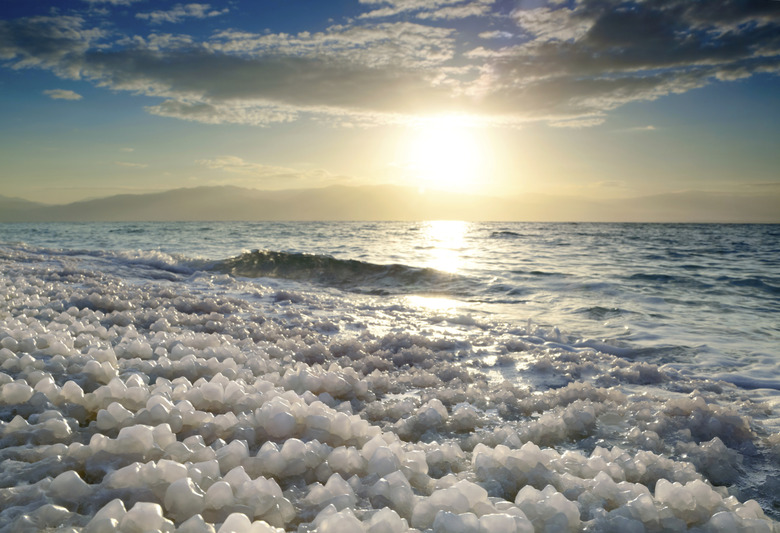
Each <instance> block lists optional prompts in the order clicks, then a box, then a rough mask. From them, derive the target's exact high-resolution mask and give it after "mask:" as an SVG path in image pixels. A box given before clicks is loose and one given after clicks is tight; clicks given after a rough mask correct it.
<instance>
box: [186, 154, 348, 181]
mask: <svg viewBox="0 0 780 533" xmlns="http://www.w3.org/2000/svg"><path fill="white" fill-rule="evenodd" d="M196 163H197V164H199V165H201V166H204V167H206V168H208V169H211V170H218V171H220V172H228V173H230V174H234V175H240V176H243V179H241V180H239V181H237V180H236V179H234V178H230V179H223V180H221V181H219V182H218V183H232V184H237V183H238V184H243V185H246V186H250V187H255V186H258V185H262V186H263V187H266V188H288V187H304V186H305V187H312V186H318V185H325V184H332V183H335V182H342V183H343V182H347V181H349V178H347V177H345V176H338V175H335V174H332V173H330V172H327V171H325V170H321V169H306V170H298V169H293V168H287V167H278V166H272V165H263V164H260V163H253V162H250V161H246V160H245V159H242V158H241V157H237V156H233V155H227V156H221V157H216V158H213V159H199V160H197V161H196Z"/></svg>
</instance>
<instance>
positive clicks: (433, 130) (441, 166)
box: [403, 116, 486, 192]
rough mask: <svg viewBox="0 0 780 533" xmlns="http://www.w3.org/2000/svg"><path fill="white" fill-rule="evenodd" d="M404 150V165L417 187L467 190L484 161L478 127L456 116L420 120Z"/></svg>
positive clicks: (472, 184) (473, 182) (475, 181)
mask: <svg viewBox="0 0 780 533" xmlns="http://www.w3.org/2000/svg"><path fill="white" fill-rule="evenodd" d="M404 152H405V157H403V158H404V159H405V162H404V163H405V164H404V166H405V167H406V168H407V169H408V170H409V171H410V172H411V174H412V176H413V178H414V179H415V182H416V184H417V185H418V186H419V187H420V188H421V189H427V188H432V189H443V190H448V191H456V192H468V191H469V190H471V189H472V188H473V187H474V186H476V185H477V184H478V181H479V180H478V178H479V176H480V173H481V170H482V168H483V167H484V165H485V162H486V161H485V160H486V156H485V147H484V142H483V139H482V138H481V137H480V135H479V130H478V127H477V126H476V125H475V124H474V123H473V122H471V121H469V120H467V119H466V118H463V117H458V116H445V117H436V118H432V119H427V120H425V121H423V122H422V123H421V124H420V126H419V127H418V129H417V132H416V134H415V135H412V136H411V137H410V138H409V139H408V143H407V144H406V146H405V148H404Z"/></svg>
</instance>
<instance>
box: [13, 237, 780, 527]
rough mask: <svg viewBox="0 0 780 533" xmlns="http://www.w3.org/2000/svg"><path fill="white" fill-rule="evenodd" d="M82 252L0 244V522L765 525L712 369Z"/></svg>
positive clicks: (770, 459)
mask: <svg viewBox="0 0 780 533" xmlns="http://www.w3.org/2000/svg"><path fill="white" fill-rule="evenodd" d="M79 261H80V260H79V258H78V257H75V256H63V257H60V258H59V259H57V260H49V261H47V260H44V259H43V258H41V257H38V256H36V255H34V254H30V253H27V252H23V251H18V250H16V251H15V250H13V249H0V266H1V267H2V276H1V277H0V301H2V303H1V304H0V421H1V422H0V531H8V532H17V531H41V530H55V529H58V528H59V529H58V530H61V531H73V532H77V531H82V532H84V533H104V532H110V531H123V532H128V533H129V532H139V533H140V532H144V531H170V532H173V531H178V532H187V533H206V532H220V533H229V532H235V533H248V532H257V533H271V532H280V531H297V532H300V533H306V532H321V533H331V532H337V533H353V532H354V533H362V532H368V533H403V532H406V531H414V530H417V531H432V532H435V533H439V532H442V533H444V532H446V533H532V532H536V533H541V532H558V531H572V532H574V531H587V532H600V531H603V532H644V531H647V532H661V531H697V532H702V533H704V532H707V533H721V532H722V533H725V532H734V531H744V532H751V533H763V532H772V531H775V532H777V531H780V526H778V523H777V522H775V521H773V520H771V519H770V518H768V517H767V516H766V515H765V513H764V511H762V505H764V506H765V508H766V509H771V504H772V501H771V495H772V494H773V493H774V494H775V495H776V493H777V492H776V491H775V490H774V489H773V488H772V486H771V482H772V481H771V480H772V476H773V475H774V476H776V475H777V472H778V468H777V462H776V461H777V457H778V455H777V454H778V451H777V450H778V449H780V446H778V443H779V442H780V437H778V436H777V435H770V434H769V433H768V432H767V431H766V430H764V429H763V428H762V426H761V424H760V420H759V419H760V417H761V416H766V415H767V413H766V410H763V411H762V409H763V408H762V407H761V406H760V405H752V404H750V402H749V401H748V400H745V399H743V398H741V397H740V395H739V393H738V391H737V390H736V389H734V388H733V387H730V386H728V385H726V384H723V383H718V382H712V381H696V380H693V379H689V378H686V377H685V376H683V375H681V374H679V373H678V372H676V371H675V370H673V369H671V368H666V367H660V368H659V367H657V366H653V365H648V364H646V363H638V362H631V361H626V360H623V359H620V358H618V357H615V356H612V355H607V354H605V353H601V352H599V351H597V350H596V349H594V348H592V347H589V346H588V345H587V344H588V343H581V344H579V345H578V344H577V343H573V344H572V345H564V344H561V343H560V342H558V341H555V342H553V341H549V340H547V337H546V336H545V334H544V332H541V331H538V330H537V331H532V330H531V329H528V330H523V331H520V330H516V329H515V330H510V329H508V328H504V329H502V328H501V327H500V326H498V325H493V326H491V328H492V331H489V332H488V331H486V326H485V325H483V324H478V323H475V321H474V320H467V318H468V317H461V318H460V319H457V320H453V321H452V322H451V323H448V324H442V321H441V319H440V318H437V319H435V320H432V321H431V322H430V324H429V325H427V326H419V325H414V324H415V321H417V320H420V317H419V316H416V317H415V316H412V315H408V316H407V315H404V313H403V312H398V308H392V307H390V306H389V304H387V303H380V302H379V301H378V300H372V299H371V298H370V297H366V298H363V299H357V300H356V301H358V302H360V303H359V306H358V304H349V305H355V307H349V305H348V304H345V303H344V302H343V301H341V300H340V298H339V296H338V294H336V293H327V292H322V293H308V292H301V291H296V290H295V288H294V286H292V285H291V286H290V287H286V288H284V289H279V290H277V289H270V288H267V287H263V286H262V285H258V284H256V283H250V282H243V281H240V280H235V279H233V278H230V277H227V276H222V275H219V276H214V275H210V274H204V273H201V274H193V275H192V276H191V277H189V278H188V279H187V283H186V284H184V283H180V282H177V281H171V280H168V279H157V280H154V279H153V280H151V281H150V280H149V279H145V280H144V279H142V278H143V276H142V274H140V273H139V274H137V276H138V277H132V276H131V275H130V274H127V279H120V278H119V277H117V276H115V275H111V274H108V273H104V272H102V271H101V270H95V269H88V268H84V267H82V266H81V263H80V262H79ZM383 306H385V307H383ZM356 317H361V318H356ZM388 317H389V318H388ZM553 337H554V338H557V337H559V335H553ZM749 412H753V413H755V415H756V417H755V419H751V418H749V417H748V416H747V414H746V413H749ZM761 461H764V463H761ZM746 462H752V463H755V464H759V463H760V464H764V465H765V470H766V471H767V472H769V473H770V475H769V477H767V478H766V479H758V478H754V479H751V478H749V477H748V476H744V472H745V464H746ZM773 465H774V466H773ZM754 471H755V470H754ZM762 485H768V486H769V487H770V488H769V489H767V490H768V491H769V492H766V491H765V492H761V490H760V489H759V488H757V486H762ZM746 495H747V496H750V495H754V496H756V497H758V498H761V504H759V503H757V502H756V501H755V500H753V499H749V498H747V497H745V496H746ZM774 504H775V505H777V500H776V499H775V503H774ZM775 512H776V510H775Z"/></svg>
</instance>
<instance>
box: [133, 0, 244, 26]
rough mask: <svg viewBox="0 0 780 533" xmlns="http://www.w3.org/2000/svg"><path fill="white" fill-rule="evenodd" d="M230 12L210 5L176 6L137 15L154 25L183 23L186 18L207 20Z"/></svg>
mask: <svg viewBox="0 0 780 533" xmlns="http://www.w3.org/2000/svg"><path fill="white" fill-rule="evenodd" d="M228 11H229V10H228V8H224V9H211V6H210V5H209V4H186V5H185V4H176V5H175V6H173V8H172V9H169V10H168V11H161V10H157V11H152V12H150V13H136V14H135V16H136V18H139V19H144V20H148V21H149V22H151V23H152V24H162V23H163V22H171V23H176V22H181V21H182V20H184V19H185V18H196V19H205V18H209V17H217V16H219V15H224V14H225V13H227V12H228Z"/></svg>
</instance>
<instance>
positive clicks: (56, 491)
mask: <svg viewBox="0 0 780 533" xmlns="http://www.w3.org/2000/svg"><path fill="white" fill-rule="evenodd" d="M49 493H50V494H51V495H52V496H53V497H54V498H57V499H60V500H65V501H68V502H76V501H79V500H81V499H83V498H86V497H87V496H88V495H90V494H91V493H92V487H90V486H89V485H88V484H87V483H86V482H84V480H83V479H81V476H79V475H78V473H77V472H75V471H74V470H68V471H67V472H63V473H62V474H60V475H59V476H57V477H56V478H54V479H53V480H52V482H51V484H50V485H49Z"/></svg>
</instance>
